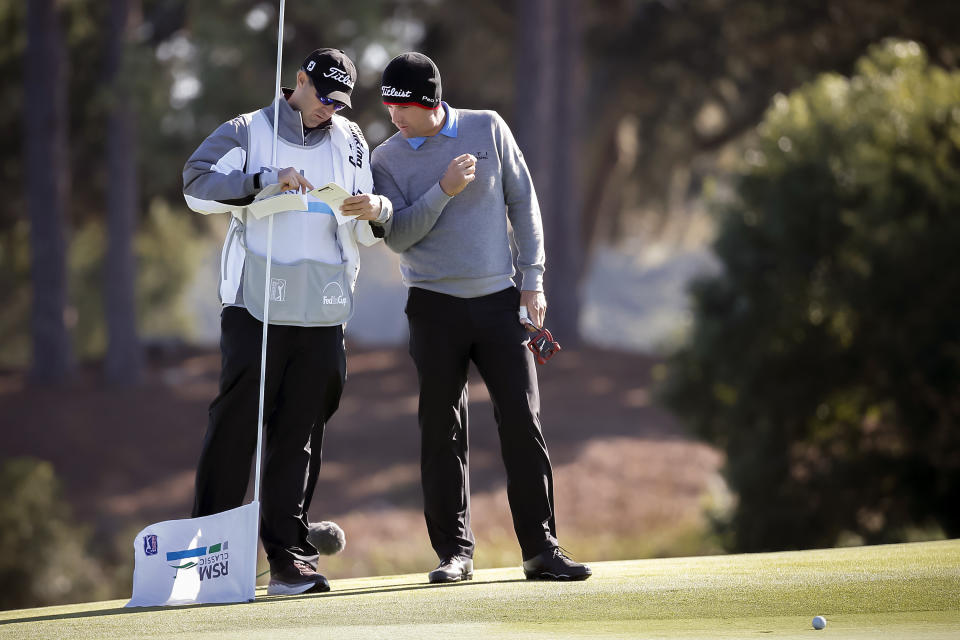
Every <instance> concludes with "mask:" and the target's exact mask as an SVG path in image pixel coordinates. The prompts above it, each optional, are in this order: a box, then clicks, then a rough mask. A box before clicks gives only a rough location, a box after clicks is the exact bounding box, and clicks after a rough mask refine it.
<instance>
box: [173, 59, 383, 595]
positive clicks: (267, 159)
mask: <svg viewBox="0 0 960 640" xmlns="http://www.w3.org/2000/svg"><path fill="white" fill-rule="evenodd" d="M356 79H357V72H356V68H355V66H354V64H353V62H352V61H351V60H350V59H349V58H348V57H347V56H346V55H345V54H344V53H343V52H342V51H340V50H338V49H317V50H316V51H314V52H313V53H311V54H310V55H309V56H307V58H306V60H304V62H303V65H302V67H301V68H300V70H299V71H298V72H297V84H296V88H294V89H292V90H291V89H283V95H282V96H281V97H280V99H278V100H277V101H275V102H274V103H273V104H271V105H269V106H267V107H265V108H263V109H260V110H258V111H253V112H251V113H246V114H243V115H240V116H237V117H236V118H233V119H232V120H230V121H229V122H226V123H224V124H223V125H221V126H220V127H219V128H218V129H217V130H216V131H214V132H213V133H212V134H211V135H210V136H209V137H208V138H207V139H206V140H204V142H203V144H201V145H200V147H199V148H198V149H197V150H196V151H195V152H194V154H193V155H192V156H191V157H190V159H189V160H188V161H187V164H186V166H185V167H184V170H183V184H184V188H183V193H184V197H185V198H186V201H187V204H188V205H189V206H190V208H191V209H193V210H194V211H197V212H199V213H204V214H213V213H226V214H230V216H231V219H230V227H229V230H228V231H227V236H226V240H225V241H224V246H223V251H222V254H221V261H220V301H221V303H222V305H223V308H222V311H221V320H220V322H221V339H220V348H221V351H222V363H223V364H222V371H221V374H220V392H219V395H217V397H216V399H215V400H214V401H213V403H212V404H211V405H210V412H209V422H208V426H207V432H206V436H205V438H204V442H203V449H202V451H201V454H200V461H199V464H198V467H197V486H196V501H195V503H194V508H193V517H200V516H204V515H209V514H212V513H218V512H220V511H225V510H227V509H232V508H235V507H238V506H240V505H241V504H242V503H243V499H244V496H245V494H246V490H247V481H248V478H249V476H250V467H251V463H252V460H253V455H254V450H255V446H256V440H257V432H256V426H257V425H256V421H257V414H258V402H259V383H260V353H261V344H262V343H261V336H262V331H263V324H262V320H263V317H264V309H263V298H264V285H265V275H266V255H267V225H268V222H269V217H268V216H264V217H260V218H258V217H256V216H255V215H251V214H252V211H253V209H251V208H250V207H251V205H252V204H253V202H254V199H255V197H256V196H257V195H258V194H260V193H261V191H262V190H263V189H266V188H270V189H271V190H274V189H277V187H275V186H273V185H279V187H280V188H279V189H278V191H281V192H286V191H292V192H296V193H302V194H307V195H306V196H305V204H306V208H307V209H308V210H284V211H279V212H276V213H273V214H272V217H273V243H272V244H273V256H272V257H273V259H272V262H273V265H272V270H271V282H270V287H269V289H270V292H269V296H270V314H269V322H270V327H269V334H268V337H267V347H268V349H267V358H266V360H267V362H266V376H265V387H264V422H265V423H266V429H267V434H266V450H265V453H266V455H265V457H264V468H263V476H262V477H263V480H262V488H263V492H262V496H261V514H262V524H261V527H260V537H261V540H262V542H263V546H264V548H265V549H266V552H267V559H268V560H269V562H270V585H269V587H268V590H267V593H269V594H287V595H290V594H297V593H306V592H319V591H328V590H329V589H330V586H329V584H328V582H327V579H326V578H325V577H324V576H322V575H320V574H319V573H318V572H317V551H316V549H315V548H314V547H312V546H311V545H310V543H309V542H308V541H307V535H308V527H309V523H308V521H307V511H308V509H309V507H310V501H311V498H312V495H313V490H314V487H315V486H316V481H317V473H318V471H319V468H320V452H321V443H322V439H323V429H324V425H325V424H326V422H327V421H328V420H329V419H330V417H331V416H332V415H333V413H334V412H335V411H336V409H337V406H338V405H339V402H340V395H341V392H342V389H343V384H344V380H345V378H346V355H345V353H344V343H343V327H344V323H346V322H347V320H348V319H349V318H350V316H351V315H352V313H353V309H354V299H353V290H354V286H355V284H356V281H357V274H358V272H359V269H360V265H359V249H358V243H363V244H365V245H371V244H373V243H375V242H377V241H378V238H377V237H376V236H375V235H374V230H373V228H372V227H371V226H370V221H377V222H379V223H380V224H383V223H386V222H387V221H389V219H390V217H391V214H392V207H391V204H390V201H389V200H388V199H387V198H385V197H382V196H377V195H371V194H372V191H373V178H372V176H371V172H370V162H369V152H368V149H367V144H366V141H365V140H364V138H363V134H362V133H361V132H360V128H359V127H358V126H357V125H356V124H355V123H353V122H351V121H349V120H347V119H346V118H344V117H342V116H340V115H339V113H338V112H339V111H340V110H341V109H343V108H345V107H349V106H351V102H350V94H351V92H352V89H353V85H354V83H355V82H356ZM275 108H276V109H279V125H278V127H277V130H278V132H279V136H278V141H277V161H276V165H275V166H271V156H272V145H273V139H274V133H273V123H274V116H275V113H274V109H275ZM328 183H336V184H337V185H339V186H340V187H342V188H343V189H345V190H346V191H347V192H348V193H349V194H354V195H353V196H352V197H348V198H347V199H346V200H344V201H343V204H342V207H340V208H339V209H340V210H339V211H338V212H336V214H340V215H335V212H334V211H333V210H332V209H331V207H330V206H329V205H328V204H327V203H326V202H324V201H323V200H322V199H320V198H317V197H314V196H313V195H310V194H309V193H308V192H310V191H312V190H313V189H314V187H315V186H317V187H319V186H321V185H326V184H328ZM265 202H267V201H266V200H263V201H262V202H260V203H258V205H259V204H263V203H265ZM299 208H301V209H302V208H304V207H303V205H301V206H300V207H299ZM258 211H259V210H258ZM381 235H382V233H381Z"/></svg>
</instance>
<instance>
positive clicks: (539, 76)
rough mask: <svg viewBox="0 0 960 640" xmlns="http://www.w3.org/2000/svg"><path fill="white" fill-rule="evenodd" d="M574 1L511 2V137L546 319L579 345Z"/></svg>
mask: <svg viewBox="0 0 960 640" xmlns="http://www.w3.org/2000/svg"><path fill="white" fill-rule="evenodd" d="M576 5H577V0H556V1H555V2H550V1H548V0H529V1H524V2H518V3H517V13H518V16H519V22H518V26H517V37H518V42H517V53H518V65H517V79H516V82H517V85H516V86H517V90H516V96H517V108H516V113H517V123H518V127H517V139H518V142H519V144H520V147H521V149H523V152H524V156H525V157H526V159H527V164H528V166H529V168H530V172H531V174H532V175H533V180H534V185H535V186H536V190H537V197H538V199H539V201H540V211H541V213H542V215H543V232H544V244H545V247H546V252H547V263H546V266H547V271H546V275H545V277H544V287H545V289H546V297H547V304H548V305H549V309H548V314H547V318H548V320H547V324H548V326H549V327H550V329H551V331H552V332H553V333H554V335H556V336H557V338H558V339H559V340H560V341H561V343H563V344H565V345H569V346H576V345H577V344H579V341H580V336H579V315H580V292H579V288H580V279H581V276H582V272H583V264H584V261H583V255H582V252H581V249H580V235H581V233H580V232H581V220H580V204H579V201H580V189H579V175H578V164H577V161H578V157H579V150H580V114H581V107H580V103H581V101H582V99H583V98H582V96H581V92H580V88H581V86H582V83H581V74H580V69H579V59H580V55H579V54H580V44H579V43H580V30H579V26H578V24H579V23H578V20H577V6H576Z"/></svg>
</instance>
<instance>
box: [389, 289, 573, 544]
mask: <svg viewBox="0 0 960 640" xmlns="http://www.w3.org/2000/svg"><path fill="white" fill-rule="evenodd" d="M519 305H520V292H519V291H517V290H516V289H515V288H509V289H504V290H503V291H499V292H497V293H494V294H491V295H488V296H482V297H479V298H457V297H454V296H448V295H444V294H441V293H435V292H432V291H427V290H425V289H418V288H411V289H410V294H409V297H408V299H407V308H406V312H407V317H408V320H409V322H410V355H411V356H412V357H413V360H414V362H415V363H416V365H417V375H418V378H419V381H420V410H419V418H420V438H421V440H420V473H421V481H422V483H423V501H424V515H425V516H426V520H427V532H428V533H429V534H430V543H431V544H432V545H433V548H434V550H435V551H436V552H437V555H438V556H440V557H441V558H445V557H448V556H451V555H455V554H459V555H464V556H468V557H473V550H474V537H473V532H472V531H471V530H470V481H469V478H470V475H469V456H468V446H467V386H466V384H467V372H468V369H469V366H470V361H471V360H472V361H473V362H474V363H475V364H476V365H477V369H478V370H479V371H480V375H481V376H482V377H483V380H484V382H485V383H486V385H487V390H488V391H489V392H490V398H491V399H492V401H493V411H494V417H495V418H496V421H497V430H498V434H499V436H500V453H501V456H502V457H503V462H504V465H505V467H506V471H507V498H508V499H509V501H510V511H511V513H512V514H513V527H514V530H515V531H516V534H517V539H518V540H519V542H520V549H521V551H522V553H523V558H524V559H525V560H526V559H529V558H532V557H533V556H535V555H537V554H539V553H541V552H542V551H544V550H546V549H549V548H550V547H553V546H555V545H556V544H557V537H556V535H557V533H556V523H555V520H554V510H553V472H552V470H551V467H550V458H549V456H548V455H547V445H546V443H545V442H544V439H543V433H542V432H541V430H540V394H539V391H538V389H537V373H536V369H535V366H536V365H535V363H534V360H533V355H532V354H531V353H530V352H529V350H527V349H526V347H525V346H524V345H523V342H524V340H525V339H526V330H525V329H524V328H523V327H522V326H521V325H520V323H519V321H518V319H517V310H518V308H519Z"/></svg>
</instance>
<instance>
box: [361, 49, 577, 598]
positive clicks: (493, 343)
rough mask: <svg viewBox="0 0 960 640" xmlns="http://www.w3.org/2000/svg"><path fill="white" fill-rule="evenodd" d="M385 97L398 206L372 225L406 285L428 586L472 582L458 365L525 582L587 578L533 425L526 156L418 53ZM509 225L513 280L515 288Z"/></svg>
mask: <svg viewBox="0 0 960 640" xmlns="http://www.w3.org/2000/svg"><path fill="white" fill-rule="evenodd" d="M381 95H382V96H383V103H384V104H385V105H387V109H388V111H389V113H390V120H391V121H392V122H393V124H394V125H396V127H397V129H398V130H399V131H398V132H397V133H396V134H394V135H393V137H391V138H390V139H388V140H387V141H385V142H384V143H383V144H381V145H380V146H378V147H377V148H376V149H374V152H373V178H374V183H375V185H376V189H377V193H382V194H383V195H385V196H387V197H388V198H390V200H391V201H392V202H393V204H394V207H396V212H395V214H394V215H393V217H391V218H390V219H389V220H387V221H386V222H384V223H380V222H379V221H378V222H376V223H375V224H376V225H378V226H382V227H383V230H384V233H385V236H384V240H385V242H386V243H387V246H388V247H390V248H391V249H392V250H394V251H396V252H397V253H399V254H400V271H401V273H402V275H403V281H404V284H406V285H407V287H409V289H410V293H409V297H408V298H407V307H406V312H407V318H408V320H409V325H410V355H411V356H413V360H414V362H415V364H416V366H417V373H418V375H419V382H420V408H419V412H418V417H419V420H420V470H421V478H422V482H423V502H424V515H425V516H426V520H427V532H428V533H429V535H430V542H431V544H432V545H433V548H434V550H435V551H436V552H437V556H439V558H440V564H439V566H438V567H437V568H436V569H434V570H433V571H431V572H430V573H429V575H428V579H429V580H430V582H459V581H461V580H469V579H470V578H471V577H472V576H473V552H474V537H473V531H472V530H471V529H470V480H469V478H470V468H469V457H468V455H467V450H468V445H467V435H468V434H467V387H466V384H467V372H468V369H469V366H470V362H471V361H473V363H474V364H475V365H476V366H477V370H478V371H479V372H480V375H481V376H482V377H483V380H484V382H485V383H486V385H487V390H488V391H489V392H490V397H491V399H492V400H493V406H494V415H495V417H496V420H497V428H498V433H499V436H500V447H501V450H502V453H503V462H504V466H505V467H506V471H507V497H508V499H509V501H510V510H511V511H512V513H513V527H514V530H515V532H516V534H517V540H518V541H519V542H520V550H521V554H522V557H523V571H524V573H525V575H526V577H527V578H528V579H531V580H534V579H536V580H585V579H586V578H588V577H589V576H590V569H589V568H588V567H586V566H585V565H583V564H580V563H579V562H575V561H573V560H571V559H570V558H569V557H568V556H567V555H566V554H565V553H564V551H563V550H562V549H561V548H560V547H559V545H558V544H557V531H556V518H555V516H554V508H553V471H552V468H551V465H550V458H549V456H548V455H547V445H546V442H545V441H544V438H543V432H542V431H541V428H540V394H539V391H538V388H537V374H536V370H535V368H534V367H535V365H534V361H533V356H532V354H531V352H530V351H529V350H528V349H527V348H525V346H524V343H525V341H526V340H527V331H526V329H524V328H523V326H522V325H521V324H520V309H521V308H525V309H526V310H527V311H528V312H529V313H530V314H531V316H530V319H531V320H532V321H533V323H534V324H536V325H537V326H543V317H544V314H545V313H546V307H547V303H546V299H545V298H544V295H543V272H544V249H543V231H542V227H541V221H540V207H539V206H538V205H537V196H536V194H535V193H534V189H533V182H532V181H531V179H530V173H529V171H527V166H526V164H525V163H524V161H523V154H522V153H521V152H520V149H519V148H518V147H517V143H516V141H514V139H513V134H511V132H510V128H509V127H508V126H507V123H506V122H504V121H503V118H501V117H500V116H499V115H498V114H497V113H496V112H494V111H475V110H472V109H455V108H453V107H452V106H450V105H449V104H447V103H446V102H442V101H441V92H440V72H439V71H438V70H437V67H436V65H435V64H434V63H433V61H432V60H430V58H428V57H427V56H425V55H423V54H422V53H405V54H403V55H400V56H397V57H396V58H394V59H393V60H392V61H391V62H390V64H388V65H387V68H386V69H385V70H384V72H383V78H382V81H381ZM508 221H509V223H510V225H511V226H512V227H513V232H514V238H515V240H516V243H517V249H518V257H517V264H518V265H519V267H520V273H521V277H522V282H521V287H520V289H519V290H518V288H517V287H516V286H515V285H514V283H513V280H512V278H513V276H514V267H513V260H512V256H511V253H510V239H509V232H508Z"/></svg>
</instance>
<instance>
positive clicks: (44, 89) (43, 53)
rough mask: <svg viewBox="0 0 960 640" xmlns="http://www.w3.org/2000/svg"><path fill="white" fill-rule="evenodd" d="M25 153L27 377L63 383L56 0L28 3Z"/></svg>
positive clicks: (65, 175) (64, 172) (65, 351)
mask: <svg viewBox="0 0 960 640" xmlns="http://www.w3.org/2000/svg"><path fill="white" fill-rule="evenodd" d="M24 60H25V63H26V64H25V66H24V96H26V97H25V100H24V109H23V114H24V115H23V119H24V127H23V130H24V137H25V139H24V145H23V148H24V156H25V163H26V176H27V177H26V189H27V209H28V213H29V219H30V277H31V281H32V284H33V306H32V311H31V336H32V341H33V364H32V369H31V378H32V379H33V380H34V381H36V382H39V383H42V384H49V383H54V382H58V381H60V380H63V379H64V378H65V377H66V376H67V375H68V374H69V373H70V371H71V369H72V368H73V355H72V349H71V346H70V335H69V332H68V331H67V327H66V324H65V322H64V310H65V308H66V304H67V268H66V263H67V258H66V240H65V237H64V236H65V224H66V217H67V213H66V211H67V205H68V199H69V194H70V161H69V157H70V156H69V152H68V146H67V125H68V118H67V73H66V56H65V53H64V44H63V37H62V34H61V30H60V24H59V16H58V15H57V12H56V10H55V8H54V0H30V2H28V3H27V47H26V51H25V52H24Z"/></svg>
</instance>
